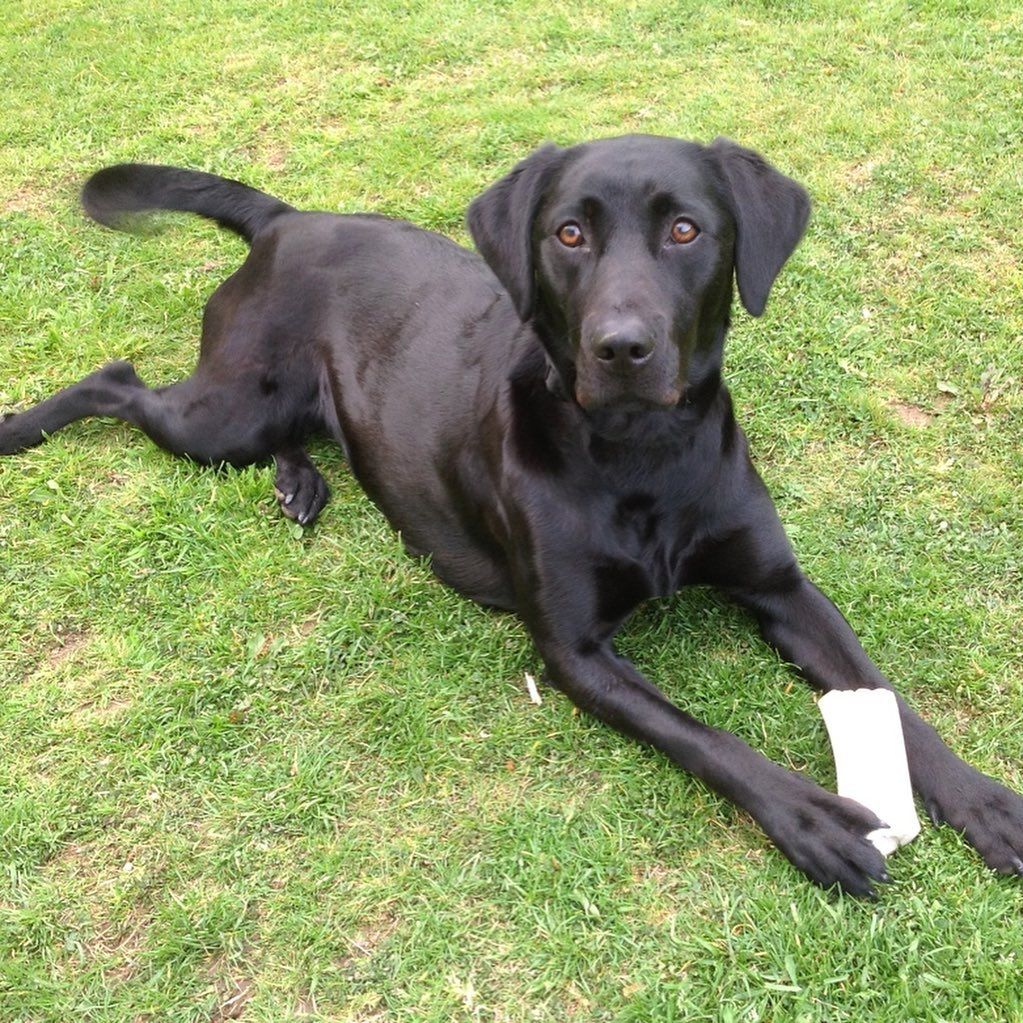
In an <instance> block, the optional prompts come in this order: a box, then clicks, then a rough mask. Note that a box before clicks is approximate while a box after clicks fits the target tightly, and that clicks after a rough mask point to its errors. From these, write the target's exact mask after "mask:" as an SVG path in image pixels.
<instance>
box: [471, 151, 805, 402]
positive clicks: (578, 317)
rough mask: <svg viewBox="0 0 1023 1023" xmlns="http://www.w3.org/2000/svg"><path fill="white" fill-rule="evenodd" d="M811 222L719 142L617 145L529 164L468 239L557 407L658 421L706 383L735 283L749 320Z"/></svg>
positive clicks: (474, 220) (751, 159)
mask: <svg viewBox="0 0 1023 1023" xmlns="http://www.w3.org/2000/svg"><path fill="white" fill-rule="evenodd" d="M809 212H810V203H809V199H808V198H807V195H806V192H805V191H804V190H803V189H802V188H801V187H800V186H799V185H798V184H796V182H795V181H793V180H792V179H791V178H788V177H786V176H785V175H783V174H781V173H780V172H779V171H777V170H775V169H774V168H773V167H771V166H770V165H769V164H767V163H766V162H765V161H764V160H763V159H762V158H761V157H760V156H758V155H757V154H756V153H754V152H752V151H751V150H749V149H743V148H742V147H741V146H738V145H736V144H735V143H734V142H730V141H729V140H727V139H717V140H716V141H715V142H713V143H711V144H710V145H709V146H702V145H699V144H697V143H693V142H682V141H679V140H676V139H668V138H659V137H655V136H648V135H629V136H625V137H622V138H615V139H603V140H600V141H597V142H588V143H583V144H582V145H578V146H572V147H571V148H568V149H562V148H559V147H557V146H554V145H548V146H545V147H543V148H542V149H539V150H537V151H536V152H535V153H533V154H532V156H530V157H528V158H527V159H526V160H523V161H522V163H520V164H519V165H518V166H517V167H515V168H514V169H513V170H512V171H511V172H510V173H509V174H508V175H507V176H506V177H504V178H503V179H502V180H500V181H498V182H497V183H496V184H495V185H493V186H491V187H490V188H489V189H487V191H486V192H484V193H483V194H482V195H481V196H479V197H478V198H477V199H476V200H475V201H474V202H473V203H472V205H471V206H470V207H469V213H468V224H469V230H470V231H471V232H472V236H473V238H474V239H475V241H476V245H477V246H478V247H479V250H480V252H481V253H482V255H483V258H484V259H485V260H486V261H487V263H488V264H489V265H490V267H491V269H492V270H493V271H494V273H495V274H496V275H497V277H498V279H499V280H500V281H501V283H502V284H503V285H504V286H505V288H506V289H507V290H508V292H509V294H510V295H511V297H512V300H513V301H514V303H515V306H516V308H517V310H518V312H519V315H520V316H521V317H522V319H523V320H524V321H530V322H532V323H533V324H534V325H535V326H536V328H537V331H538V333H539V334H540V336H541V338H542V339H543V341H544V344H545V345H546V347H547V350H548V355H549V357H550V360H551V362H552V364H553V366H554V369H555V370H556V379H557V381H558V382H559V384H560V386H561V387H562V388H563V389H564V390H565V392H566V394H571V395H573V396H574V397H575V399H576V401H577V402H578V403H579V404H580V405H581V406H582V407H583V408H584V409H589V410H597V409H619V408H622V409H626V408H669V407H671V406H674V405H677V404H678V403H679V401H680V400H681V398H682V397H683V395H684V394H685V392H686V389H687V387H690V386H692V385H693V384H694V383H697V382H698V379H699V378H701V377H707V376H708V375H709V374H714V373H716V372H717V370H718V369H719V363H720V357H721V345H722V342H723V339H724V334H725V331H726V329H727V326H728V315H729V308H730V305H731V300H732V280H733V276H734V279H735V281H736V282H737V284H738V287H739V296H740V298H741V299H742V303H743V305H744V306H745V307H746V309H747V310H748V311H749V312H750V313H751V314H753V315H754V316H759V315H760V314H761V313H762V312H763V311H764V306H765V305H766V303H767V296H768V293H769V292H770V290H771V285H772V284H773V282H774V279H775V277H776V276H777V274H778V272H779V271H780V270H781V268H782V266H783V264H784V263H785V261H786V260H787V259H788V257H789V256H790V255H791V254H792V251H793V249H795V247H796V245H797V244H798V242H799V239H800V237H801V236H802V234H803V230H804V228H805V227H806V222H807V218H808V216H809Z"/></svg>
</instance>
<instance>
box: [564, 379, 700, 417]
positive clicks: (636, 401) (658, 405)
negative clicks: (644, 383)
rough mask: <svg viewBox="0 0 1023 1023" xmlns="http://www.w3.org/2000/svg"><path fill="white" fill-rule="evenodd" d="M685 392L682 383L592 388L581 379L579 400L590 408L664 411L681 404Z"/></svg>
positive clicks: (596, 410) (577, 383)
mask: <svg viewBox="0 0 1023 1023" xmlns="http://www.w3.org/2000/svg"><path fill="white" fill-rule="evenodd" d="M684 392H685V388H684V387H683V386H681V385H680V384H678V383H672V384H670V385H666V386H664V387H661V388H644V389H643V390H642V391H639V390H635V389H631V388H626V387H622V388H612V389H606V388H600V389H591V388H590V387H589V386H588V385H587V384H586V383H584V382H582V381H579V380H577V381H576V385H575V400H576V402H577V403H578V404H579V407H580V408H582V409H583V410H584V411H586V412H663V411H665V410H666V409H671V408H675V407H677V406H678V404H679V402H680V401H681V400H682V395H683V394H684Z"/></svg>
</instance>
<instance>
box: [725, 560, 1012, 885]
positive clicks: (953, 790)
mask: <svg viewBox="0 0 1023 1023" xmlns="http://www.w3.org/2000/svg"><path fill="white" fill-rule="evenodd" d="M729 592H730V594H731V595H732V596H733V597H734V598H735V599H736V600H738V601H739V602H740V603H742V604H744V605H745V606H747V607H749V608H750V609H751V610H752V611H753V612H754V613H755V614H756V616H757V618H758V619H759V621H760V627H761V631H762V632H763V635H764V638H765V639H766V640H767V641H768V642H769V643H771V644H772V645H773V646H774V647H775V648H776V649H777V650H778V652H779V653H780V654H781V655H782V657H784V658H785V660H787V661H788V662H789V663H790V664H793V665H794V666H795V667H796V668H797V669H798V670H799V672H800V673H801V674H802V675H803V676H804V677H805V678H806V679H807V681H809V682H810V683H811V684H812V685H813V686H815V687H816V688H818V689H820V690H822V691H824V692H828V691H829V690H832V689H857V688H868V689H874V688H878V687H884V688H888V689H890V688H892V687H891V683H890V682H889V681H888V680H887V679H886V678H885V677H884V676H883V675H882V674H881V672H880V671H879V670H878V669H877V667H876V666H875V665H874V663H873V662H872V661H871V660H870V658H869V657H868V656H867V655H866V653H864V651H863V648H862V647H861V646H860V643H859V641H858V640H857V639H856V636H855V635H854V634H853V631H852V629H851V628H850V627H849V625H848V623H847V622H846V621H845V619H844V618H843V617H842V615H841V614H840V613H839V612H838V610H837V608H836V607H835V606H834V604H832V603H831V601H830V600H828V598H827V597H825V596H824V594H822V593H821V591H820V590H818V589H817V587H816V586H814V585H813V583H811V582H810V581H809V580H808V579H807V578H806V577H805V576H804V575H803V574H802V573H801V572H799V571H798V570H796V569H793V571H792V572H791V574H790V575H789V576H788V577H786V578H785V579H784V581H778V580H776V581H775V582H774V583H773V584H772V585H771V586H769V587H759V588H751V589H731V590H730V591H729ZM896 698H897V700H898V703H899V712H900V716H901V719H902V731H903V735H904V737H905V741H906V756H907V759H908V761H909V772H910V777H911V779H912V782H913V788H914V789H915V790H916V792H917V794H918V795H919V796H920V798H921V799H922V800H923V803H924V806H925V808H926V809H927V812H928V814H929V815H930V817H931V819H932V820H933V821H934V822H935V823H939V822H945V823H948V824H950V825H951V826H952V827H953V828H955V829H956V830H957V831H960V832H962V833H963V834H964V835H965V837H966V839H967V841H969V842H970V843H971V844H972V845H973V846H974V847H975V848H976V849H977V850H978V852H979V853H980V854H981V856H982V857H983V858H984V862H985V863H987V865H988V866H989V867H991V868H992V869H994V870H997V871H999V872H1001V873H1003V874H1012V873H1018V874H1023V798H1021V797H1020V796H1019V795H1017V794H1016V793H1015V792H1013V791H1012V790H1011V789H1008V788H1006V787H1005V786H1004V785H1001V784H999V783H998V782H996V781H995V780H994V779H992V778H989V777H988V776H987V775H985V774H982V773H981V772H980V771H977V770H975V769H974V768H972V767H970V765H969V764H966V763H964V762H963V761H962V760H961V759H960V758H959V757H957V756H956V755H955V754H954V753H953V752H952V751H951V750H950V749H949V748H948V746H946V745H945V743H944V742H943V741H942V740H941V738H940V736H939V735H938V733H937V732H936V731H935V730H934V729H933V728H932V727H931V726H930V725H928V724H927V723H926V722H925V721H923V720H922V719H921V718H920V717H919V715H918V714H916V713H915V712H914V711H913V710H912V709H911V708H910V707H909V706H908V705H907V704H906V702H905V701H904V700H903V699H902V698H901V697H899V696H897V697H896Z"/></svg>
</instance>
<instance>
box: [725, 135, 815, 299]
mask: <svg viewBox="0 0 1023 1023" xmlns="http://www.w3.org/2000/svg"><path fill="white" fill-rule="evenodd" d="M709 149H710V151H711V153H712V154H713V155H714V157H715V159H716V160H717V163H718V166H719V167H720V168H721V170H722V173H723V174H724V178H725V181H726V183H727V185H728V192H729V193H730V198H731V206H732V216H733V217H734V218H735V229H736V239H735V280H736V282H737V283H738V285H739V297H740V298H741V299H742V304H743V305H744V306H745V307H746V310H747V311H748V312H749V313H750V314H751V315H753V316H759V315H760V314H761V313H762V312H763V311H764V306H766V305H767V296H768V294H769V293H770V291H771V285H772V284H773V283H774V279H775V277H777V276H778V272H779V271H780V270H781V268H782V267H783V266H784V265H785V260H787V259H788V258H789V256H791V255H792V252H793V250H794V249H795V247H796V246H797V245H798V244H799V239H800V238H802V237H803V231H805V230H806V222H807V220H808V219H809V217H810V197H809V196H808V195H807V194H806V191H805V189H803V187H802V186H801V185H799V184H797V183H796V182H795V181H793V180H792V178H788V177H786V176H785V175H784V174H782V173H781V172H780V171H777V170H775V169H774V168H773V167H772V166H771V165H770V164H769V163H767V161H766V160H764V159H763V157H761V156H760V155H759V154H757V153H754V152H753V150H752V149H744V148H743V147H742V146H740V145H737V144H736V143H734V142H732V141H731V139H726V138H717V139H715V140H714V141H713V142H712V143H711V144H710V147H709Z"/></svg>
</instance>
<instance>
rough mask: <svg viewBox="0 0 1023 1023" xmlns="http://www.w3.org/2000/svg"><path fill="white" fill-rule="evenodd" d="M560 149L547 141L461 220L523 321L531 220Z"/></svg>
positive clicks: (529, 305) (529, 280)
mask: <svg viewBox="0 0 1023 1023" xmlns="http://www.w3.org/2000/svg"><path fill="white" fill-rule="evenodd" d="M563 152H564V150H563V149H561V148H560V147H559V146H555V145H553V144H548V145H546V146H543V147H542V148H541V149H538V150H537V151H536V152H535V153H533V154H532V155H531V156H528V157H526V159H525V160H523V161H522V162H521V163H520V164H518V165H517V166H515V167H514V168H513V169H512V170H511V171H510V173H508V174H507V175H505V177H503V178H501V180H500V181H498V182H497V183H496V184H493V185H491V186H490V188H488V189H487V190H486V191H485V192H484V193H483V194H482V195H479V196H477V197H476V198H475V199H474V200H473V201H472V203H471V204H470V205H469V212H468V213H467V214H466V223H467V224H468V226H469V232H470V233H471V234H472V237H473V241H475V242H476V247H477V248H478V249H479V250H480V254H481V255H482V256H483V258H484V259H485V260H486V261H487V263H488V265H489V266H490V269H491V270H493V271H494V273H495V274H496V275H497V279H498V280H499V281H500V282H501V283H502V284H503V285H504V286H505V288H506V289H507V291H508V293H509V294H510V295H511V297H512V301H513V302H514V303H515V308H516V309H517V310H518V314H519V316H520V317H522V319H523V320H527V319H529V317H530V315H531V314H532V312H533V301H534V298H535V296H536V283H535V281H534V279H533V221H534V219H535V218H536V214H537V211H538V210H539V208H540V200H541V199H542V198H543V193H544V190H545V189H546V187H547V185H548V183H549V182H550V179H551V176H552V174H553V172H554V170H555V168H556V167H557V166H558V164H559V163H560V161H561V154H562V153H563Z"/></svg>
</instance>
